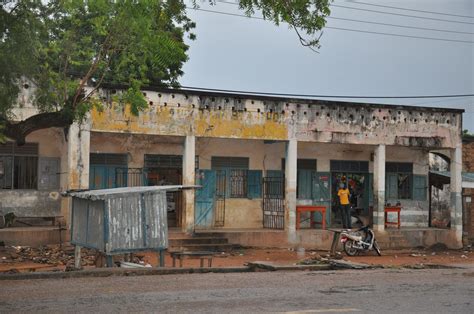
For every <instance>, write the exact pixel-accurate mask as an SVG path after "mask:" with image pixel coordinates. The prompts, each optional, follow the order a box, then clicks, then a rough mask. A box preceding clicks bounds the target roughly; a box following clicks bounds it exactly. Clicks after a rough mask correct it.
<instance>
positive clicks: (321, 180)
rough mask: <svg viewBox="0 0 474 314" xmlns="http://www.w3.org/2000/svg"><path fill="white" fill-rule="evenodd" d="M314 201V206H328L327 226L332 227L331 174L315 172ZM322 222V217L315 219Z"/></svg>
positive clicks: (313, 181)
mask: <svg viewBox="0 0 474 314" xmlns="http://www.w3.org/2000/svg"><path fill="white" fill-rule="evenodd" d="M312 183H313V186H312V190H311V192H312V194H313V195H312V199H313V204H314V205H320V206H326V217H325V219H326V225H327V226H330V225H331V174H330V173H329V172H313V180H312ZM314 219H315V221H321V218H320V215H319V214H318V215H316V216H315V217H314Z"/></svg>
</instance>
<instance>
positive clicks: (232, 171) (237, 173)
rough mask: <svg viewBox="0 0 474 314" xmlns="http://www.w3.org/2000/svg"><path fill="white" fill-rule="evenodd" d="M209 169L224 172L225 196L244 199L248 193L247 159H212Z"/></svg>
mask: <svg viewBox="0 0 474 314" xmlns="http://www.w3.org/2000/svg"><path fill="white" fill-rule="evenodd" d="M211 168H212V169H213V170H220V171H224V172H225V176H226V181H227V182H228V184H226V195H227V196H228V197H231V198H246V197H248V196H249V191H248V168H249V158H247V157H212V158H211Z"/></svg>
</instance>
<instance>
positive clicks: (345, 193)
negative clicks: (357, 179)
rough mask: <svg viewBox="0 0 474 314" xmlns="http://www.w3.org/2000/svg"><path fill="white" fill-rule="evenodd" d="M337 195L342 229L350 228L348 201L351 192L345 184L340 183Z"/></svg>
mask: <svg viewBox="0 0 474 314" xmlns="http://www.w3.org/2000/svg"><path fill="white" fill-rule="evenodd" d="M337 196H338V197H339V204H340V205H341V215H342V227H343V228H344V229H351V206H350V202H349V199H350V197H351V193H350V191H349V189H348V188H347V186H346V184H344V183H341V185H340V186H339V191H337Z"/></svg>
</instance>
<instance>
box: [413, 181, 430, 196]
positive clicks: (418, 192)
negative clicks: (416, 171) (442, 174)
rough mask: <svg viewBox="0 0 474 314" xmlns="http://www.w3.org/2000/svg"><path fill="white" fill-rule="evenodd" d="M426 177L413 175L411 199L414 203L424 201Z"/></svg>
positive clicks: (426, 186) (426, 185)
mask: <svg viewBox="0 0 474 314" xmlns="http://www.w3.org/2000/svg"><path fill="white" fill-rule="evenodd" d="M427 181H428V179H427V177H426V176H423V175H413V193H412V195H413V199H414V200H416V201H426V196H427V192H426V190H427V188H428V184H427Z"/></svg>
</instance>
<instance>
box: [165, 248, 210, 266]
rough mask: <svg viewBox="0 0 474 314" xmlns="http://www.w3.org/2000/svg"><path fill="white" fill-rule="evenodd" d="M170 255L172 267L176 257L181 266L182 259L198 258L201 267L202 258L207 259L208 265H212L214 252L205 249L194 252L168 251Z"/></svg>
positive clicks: (202, 264) (202, 263)
mask: <svg viewBox="0 0 474 314" xmlns="http://www.w3.org/2000/svg"><path fill="white" fill-rule="evenodd" d="M170 255H171V257H172V258H173V267H176V259H178V260H179V267H183V260H184V259H198V258H199V260H200V266H201V268H203V267H204V260H205V259H207V265H208V267H212V257H213V256H214V252H207V251H196V252H184V251H182V252H170Z"/></svg>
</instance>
